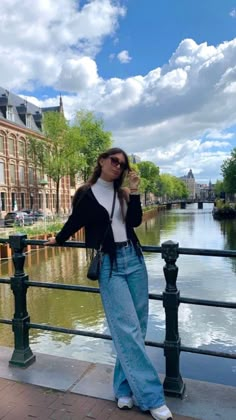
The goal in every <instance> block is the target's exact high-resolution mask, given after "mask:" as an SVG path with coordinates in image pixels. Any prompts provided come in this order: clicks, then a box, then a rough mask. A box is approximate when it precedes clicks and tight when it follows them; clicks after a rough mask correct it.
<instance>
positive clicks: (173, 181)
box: [159, 174, 188, 200]
mask: <svg viewBox="0 0 236 420" xmlns="http://www.w3.org/2000/svg"><path fill="white" fill-rule="evenodd" d="M159 194H160V196H161V197H163V199H164V200H170V199H173V200H174V199H178V198H180V199H182V198H187V197H188V190H187V187H186V185H185V183H184V182H183V181H181V179H179V178H177V177H175V176H173V175H170V174H161V175H160V181H159Z"/></svg>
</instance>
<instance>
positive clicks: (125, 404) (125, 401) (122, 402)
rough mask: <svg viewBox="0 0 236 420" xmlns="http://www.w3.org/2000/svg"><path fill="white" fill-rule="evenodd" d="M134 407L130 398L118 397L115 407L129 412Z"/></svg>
mask: <svg viewBox="0 0 236 420" xmlns="http://www.w3.org/2000/svg"><path fill="white" fill-rule="evenodd" d="M133 405H134V402H133V398H132V397H120V398H118V401H117V407H118V408H120V409H121V410H130V409H131V408H132V407H133Z"/></svg>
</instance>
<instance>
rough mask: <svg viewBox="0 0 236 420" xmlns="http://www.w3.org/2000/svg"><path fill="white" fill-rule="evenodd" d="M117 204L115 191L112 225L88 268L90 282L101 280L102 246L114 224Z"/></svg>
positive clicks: (111, 216)
mask: <svg viewBox="0 0 236 420" xmlns="http://www.w3.org/2000/svg"><path fill="white" fill-rule="evenodd" d="M115 203H116V191H115V189H114V196H113V202H112V210H111V215H110V224H109V225H108V227H107V229H106V232H105V234H104V237H103V240H102V242H101V244H100V247H99V249H98V250H97V251H96V254H95V255H94V256H93V257H92V259H91V262H90V264H89V268H88V272H87V277H88V279H89V280H98V279H99V274H100V268H101V264H102V245H103V243H104V240H105V237H106V235H107V232H108V229H109V227H110V226H111V223H112V218H113V214H114V209H115Z"/></svg>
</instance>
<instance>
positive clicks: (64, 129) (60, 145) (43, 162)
mask: <svg viewBox="0 0 236 420" xmlns="http://www.w3.org/2000/svg"><path fill="white" fill-rule="evenodd" d="M43 134H44V136H45V140H39V139H36V138H29V141H28V155H29V157H30V158H31V160H32V161H33V163H34V165H35V167H36V168H39V169H41V171H42V172H43V173H44V174H45V175H47V176H49V177H50V178H51V179H52V180H53V181H54V182H55V183H56V212H57V213H59V209H60V202H59V188H60V181H61V179H62V178H63V177H64V176H66V175H69V176H75V174H76V173H77V172H78V171H79V170H81V167H83V166H84V165H85V163H86V162H85V159H84V156H83V153H81V149H82V147H83V143H84V139H83V138H82V137H81V135H80V131H79V130H78V129H77V127H71V126H70V125H69V123H68V122H67V121H66V119H65V117H64V116H63V115H62V114H61V113H59V112H46V113H45V114H44V117H43Z"/></svg>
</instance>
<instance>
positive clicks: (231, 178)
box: [221, 147, 236, 194]
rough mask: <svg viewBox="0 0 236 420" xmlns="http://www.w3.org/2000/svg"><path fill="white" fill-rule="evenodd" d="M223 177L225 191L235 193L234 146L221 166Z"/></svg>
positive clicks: (235, 166)
mask: <svg viewBox="0 0 236 420" xmlns="http://www.w3.org/2000/svg"><path fill="white" fill-rule="evenodd" d="M221 172H222V175H223V177H224V187H225V191H226V192H227V193H231V194H234V193H236V147H235V148H234V149H233V150H232V151H231V157H230V158H228V159H226V160H225V161H224V162H223V165H222V166H221Z"/></svg>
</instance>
